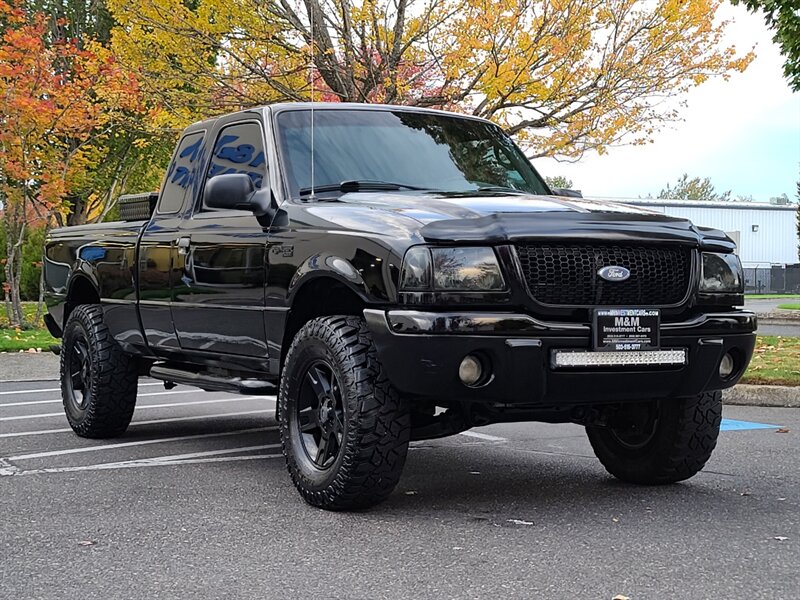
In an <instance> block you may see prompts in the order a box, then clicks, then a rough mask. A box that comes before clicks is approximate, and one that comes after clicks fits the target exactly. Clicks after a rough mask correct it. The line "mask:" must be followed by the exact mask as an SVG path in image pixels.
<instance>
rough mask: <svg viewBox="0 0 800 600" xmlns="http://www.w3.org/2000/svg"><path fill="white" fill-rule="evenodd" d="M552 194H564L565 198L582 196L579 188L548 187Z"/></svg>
mask: <svg viewBox="0 0 800 600" xmlns="http://www.w3.org/2000/svg"><path fill="white" fill-rule="evenodd" d="M550 191H551V192H553V195H554V196H566V197H567V198H583V194H581V191H580V190H570V189H567V188H550Z"/></svg>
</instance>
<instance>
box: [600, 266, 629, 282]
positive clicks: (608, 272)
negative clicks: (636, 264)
mask: <svg viewBox="0 0 800 600" xmlns="http://www.w3.org/2000/svg"><path fill="white" fill-rule="evenodd" d="M597 274H598V275H600V277H602V278H603V279H605V280H606V281H625V280H626V279H628V277H630V276H631V272H630V271H629V270H628V269H626V268H625V267H618V266H617V265H610V266H608V267H603V268H602V269H600V270H599V271H598V272H597Z"/></svg>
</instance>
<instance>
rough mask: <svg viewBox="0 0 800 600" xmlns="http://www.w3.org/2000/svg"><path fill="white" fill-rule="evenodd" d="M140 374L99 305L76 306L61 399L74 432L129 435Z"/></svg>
mask: <svg viewBox="0 0 800 600" xmlns="http://www.w3.org/2000/svg"><path fill="white" fill-rule="evenodd" d="M138 380H139V374H138V371H137V368H136V363H135V361H134V359H133V358H132V357H131V356H129V355H128V354H126V353H125V352H123V351H122V348H120V347H119V345H118V344H117V342H116V341H115V340H114V338H113V337H111V333H110V332H109V331H108V328H107V327H106V325H105V323H104V322H103V309H102V307H101V306H100V305H98V304H82V305H80V306H78V307H76V308H75V310H73V311H72V313H71V314H70V316H69V319H67V324H66V325H65V326H64V336H63V339H62V349H61V397H62V399H63V403H64V412H65V413H66V415H67V421H69V425H70V427H72V430H73V431H74V432H75V433H77V434H78V435H79V436H81V437H86V438H109V437H115V436H118V435H121V434H123V433H125V430H126V429H127V428H128V425H129V424H130V422H131V418H132V417H133V409H134V407H135V406H136V389H137V384H138Z"/></svg>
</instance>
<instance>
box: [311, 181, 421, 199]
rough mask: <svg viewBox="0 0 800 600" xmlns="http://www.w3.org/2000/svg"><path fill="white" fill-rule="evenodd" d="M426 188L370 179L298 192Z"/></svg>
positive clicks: (319, 186)
mask: <svg viewBox="0 0 800 600" xmlns="http://www.w3.org/2000/svg"><path fill="white" fill-rule="evenodd" d="M424 189H427V188H422V187H417V186H415V185H407V184H405V183H394V182H392V181H374V180H371V179H351V180H348V181H342V182H341V183H326V184H324V185H315V186H314V187H313V188H311V187H304V188H300V189H299V190H298V192H299V194H300V195H301V196H308V195H309V194H311V192H312V191H313V192H314V193H317V192H342V193H344V194H346V193H348V192H361V191H366V190H378V191H380V190H424Z"/></svg>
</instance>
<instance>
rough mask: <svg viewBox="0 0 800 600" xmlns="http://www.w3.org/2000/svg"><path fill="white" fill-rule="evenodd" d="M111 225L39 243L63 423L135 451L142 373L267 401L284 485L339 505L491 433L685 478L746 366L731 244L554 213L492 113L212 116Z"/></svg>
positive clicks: (669, 229) (667, 221)
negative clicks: (415, 446)
mask: <svg viewBox="0 0 800 600" xmlns="http://www.w3.org/2000/svg"><path fill="white" fill-rule="evenodd" d="M121 212H122V213H123V220H122V221H118V222H113V223H102V224H97V225H86V226H80V227H68V228H64V229H57V230H54V231H52V232H51V233H50V235H49V237H48V239H47V241H46V248H45V263H44V264H45V281H46V294H47V304H48V312H49V314H48V316H47V318H46V321H47V325H48V327H49V329H50V331H51V332H52V333H53V335H55V336H57V337H60V338H62V347H61V381H62V391H63V400H64V408H65V411H66V415H67V419H68V420H69V423H70V425H71V426H72V428H73V429H74V430H75V432H76V433H77V434H78V435H80V436H85V437H110V436H117V435H120V434H122V433H123V432H124V431H125V430H126V428H127V426H128V424H129V422H130V420H131V417H132V415H133V411H134V405H135V403H136V394H137V379H138V378H139V377H140V376H150V377H153V378H156V379H160V380H163V381H164V382H165V385H166V386H171V385H173V384H177V383H180V384H190V385H195V386H197V387H199V388H202V389H205V390H217V391H218V390H225V391H233V392H240V393H246V394H277V397H278V401H277V411H276V418H277V420H278V423H279V425H280V434H281V441H282V445H283V451H284V454H285V456H286V461H287V465H288V470H289V473H290V474H291V477H292V480H293V481H294V483H295V485H296V486H297V488H298V490H299V491H300V493H301V495H302V496H303V498H304V499H305V500H306V501H307V502H309V503H311V504H313V505H315V506H320V507H323V508H327V509H333V510H337V509H339V510H341V509H352V508H359V507H365V506H369V505H372V504H375V503H377V502H379V501H381V500H382V499H384V498H386V497H387V496H388V495H389V494H390V493H391V491H392V490H393V488H394V487H395V485H396V484H397V482H398V480H399V478H400V475H401V471H402V468H403V464H404V462H405V458H406V453H407V450H408V445H409V442H410V441H412V440H420V439H426V438H436V437H442V436H447V435H451V434H455V433H458V432H461V431H464V430H466V429H469V428H471V427H475V426H481V425H487V424H490V423H498V422H510V421H544V422H549V423H565V422H571V423H578V424H580V425H583V426H585V428H586V432H587V434H588V436H589V440H590V441H591V445H592V447H593V448H594V451H595V453H596V455H597V457H598V458H599V459H600V461H601V462H602V464H603V465H604V466H605V467H606V469H607V470H608V471H609V472H610V473H612V474H613V475H615V476H616V477H618V478H620V479H622V480H625V481H630V482H636V483H641V484H663V483H671V482H676V481H680V480H683V479H687V478H689V477H691V476H692V475H694V474H695V473H697V472H698V471H699V470H700V469H701V468H702V467H703V465H704V464H705V463H706V461H707V460H708V458H709V456H710V455H711V452H712V451H713V449H714V446H715V444H716V440H717V435H718V432H719V425H720V417H721V391H720V390H722V389H724V388H727V387H730V386H732V385H734V384H735V383H736V382H737V381H738V379H739V378H740V376H741V375H742V373H743V371H744V370H745V368H746V367H747V364H748V362H749V360H750V358H751V355H752V351H753V346H754V341H755V333H754V332H755V329H756V319H755V316H754V315H753V314H752V313H749V312H746V311H743V310H739V309H737V308H736V306H738V305H741V304H742V302H743V295H742V294H743V285H742V271H741V265H740V263H739V260H738V258H737V257H736V255H735V254H734V250H735V246H734V244H733V242H732V241H731V240H730V239H729V238H728V237H727V236H726V235H725V234H724V233H722V232H720V231H716V230H711V229H706V228H702V227H696V226H694V225H693V224H692V223H690V222H688V221H686V220H682V219H676V218H671V217H667V216H664V215H661V214H655V213H652V212H649V211H644V210H640V209H636V208H633V207H629V206H624V205H618V204H612V203H606V202H593V201H589V200H584V199H581V198H575V197H567V195H566V194H564V193H562V194H554V193H553V191H551V190H550V189H549V188H548V187H547V185H546V184H545V182H544V181H543V180H542V178H541V177H540V176H539V175H538V174H537V172H536V171H535V170H534V168H533V167H532V166H531V164H530V163H529V161H528V160H527V159H526V158H525V156H524V154H523V153H522V152H521V151H520V150H519V149H518V148H517V147H516V146H515V145H514V143H513V142H512V141H511V140H510V139H509V137H508V136H506V135H505V134H504V133H503V131H502V130H501V129H500V128H499V127H497V126H496V125H494V124H492V123H490V122H488V121H484V120H481V119H477V118H471V117H465V116H460V115H455V114H449V113H445V112H439V111H432V110H421V109H411V108H404V107H392V106H377V105H348V104H324V105H320V104H317V105H308V104H279V105H272V106H268V107H264V108H258V109H253V110H248V111H244V112H239V113H236V114H231V115H227V116H223V117H220V118H216V119H212V120H208V121H204V122H201V123H197V124H195V125H192V126H191V127H189V128H188V129H187V130H186V131H185V132H184V133H183V135H182V137H181V138H180V141H179V143H178V146H177V149H176V150H175V154H174V156H173V158H172V161H171V163H170V164H169V168H168V171H167V173H166V176H165V178H164V182H163V185H162V186H161V191H160V192H159V193H158V194H151V195H146V194H145V195H141V196H138V197H136V196H134V197H128V198H126V199H123V200H122V208H121ZM532 493H534V492H533V491H532Z"/></svg>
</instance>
